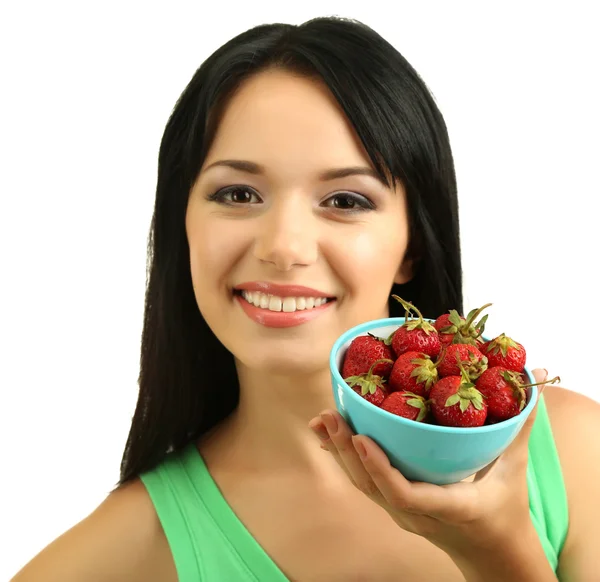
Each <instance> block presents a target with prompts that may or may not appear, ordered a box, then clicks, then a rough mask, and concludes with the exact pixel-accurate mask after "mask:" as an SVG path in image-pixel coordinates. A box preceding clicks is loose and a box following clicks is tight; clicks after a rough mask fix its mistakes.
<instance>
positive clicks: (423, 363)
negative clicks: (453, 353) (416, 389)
mask: <svg viewBox="0 0 600 582" xmlns="http://www.w3.org/2000/svg"><path fill="white" fill-rule="evenodd" d="M440 361H441V359H438V361H437V362H435V363H434V362H433V360H432V359H431V358H415V359H414V360H411V361H410V363H411V364H412V365H413V366H415V368H414V370H413V371H412V372H411V374H410V377H411V378H416V381H417V384H424V385H425V390H429V389H430V388H431V386H432V385H433V384H435V383H436V382H437V381H438V376H439V374H438V371H437V367H438V366H439V365H440Z"/></svg>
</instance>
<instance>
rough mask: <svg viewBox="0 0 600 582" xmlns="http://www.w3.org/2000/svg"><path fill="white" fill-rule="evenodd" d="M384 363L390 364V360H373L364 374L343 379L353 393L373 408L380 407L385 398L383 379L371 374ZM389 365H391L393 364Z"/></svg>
mask: <svg viewBox="0 0 600 582" xmlns="http://www.w3.org/2000/svg"><path fill="white" fill-rule="evenodd" d="M384 362H385V363H387V362H391V360H375V361H374V362H373V364H372V365H371V367H370V368H369V370H368V371H367V372H366V373H364V374H358V375H356V376H348V378H344V381H345V382H346V383H347V384H348V386H350V388H352V390H354V392H356V393H357V394H360V396H362V397H363V398H364V399H365V400H368V401H369V402H370V403H371V404H374V405H375V406H381V404H382V403H383V401H384V399H385V397H386V396H387V394H386V392H385V389H384V386H383V385H384V383H385V379H384V378H382V377H381V376H378V375H377V374H374V373H373V371H374V370H375V369H376V368H377V367H378V366H379V365H380V364H382V363H384ZM391 363H392V364H393V362H391Z"/></svg>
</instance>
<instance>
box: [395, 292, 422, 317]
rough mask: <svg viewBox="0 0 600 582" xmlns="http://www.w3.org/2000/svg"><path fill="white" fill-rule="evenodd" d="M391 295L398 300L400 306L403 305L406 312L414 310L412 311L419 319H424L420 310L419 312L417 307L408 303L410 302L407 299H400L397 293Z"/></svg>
mask: <svg viewBox="0 0 600 582" xmlns="http://www.w3.org/2000/svg"><path fill="white" fill-rule="evenodd" d="M392 297H393V298H394V299H395V300H396V301H399V302H400V303H401V304H402V307H404V309H405V311H406V313H409V312H411V311H414V312H415V313H416V314H417V315H418V317H419V319H420V320H421V321H423V320H424V317H423V315H422V314H421V312H420V311H419V310H418V309H417V308H416V307H415V306H414V305H413V304H412V303H410V302H408V301H404V299H402V297H398V295H392Z"/></svg>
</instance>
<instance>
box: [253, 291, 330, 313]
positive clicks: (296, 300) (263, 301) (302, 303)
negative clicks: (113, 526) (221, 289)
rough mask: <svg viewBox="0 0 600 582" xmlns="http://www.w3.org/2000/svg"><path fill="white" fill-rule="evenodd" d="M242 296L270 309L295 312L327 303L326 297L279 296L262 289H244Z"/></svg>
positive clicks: (257, 305)
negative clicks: (263, 291)
mask: <svg viewBox="0 0 600 582" xmlns="http://www.w3.org/2000/svg"><path fill="white" fill-rule="evenodd" d="M242 297H243V298H244V299H245V300H246V301H247V302H248V303H251V304H252V305H254V306H256V307H260V308H261V309H268V310H269V311H284V312H285V313H293V312H294V311H302V310H303V309H313V308H315V307H320V306H321V305H324V304H325V303H327V298H325V297H278V296H277V295H267V294H266V293H261V292H260V291H242Z"/></svg>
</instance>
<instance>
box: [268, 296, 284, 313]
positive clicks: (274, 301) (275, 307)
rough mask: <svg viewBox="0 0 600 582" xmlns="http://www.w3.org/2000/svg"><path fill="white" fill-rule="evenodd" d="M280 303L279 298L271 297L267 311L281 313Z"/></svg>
mask: <svg viewBox="0 0 600 582" xmlns="http://www.w3.org/2000/svg"><path fill="white" fill-rule="evenodd" d="M282 303H283V302H282V300H281V297H276V296H275V295H271V299H269V311H281V304H282Z"/></svg>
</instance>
